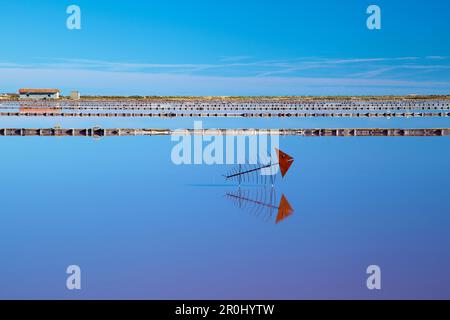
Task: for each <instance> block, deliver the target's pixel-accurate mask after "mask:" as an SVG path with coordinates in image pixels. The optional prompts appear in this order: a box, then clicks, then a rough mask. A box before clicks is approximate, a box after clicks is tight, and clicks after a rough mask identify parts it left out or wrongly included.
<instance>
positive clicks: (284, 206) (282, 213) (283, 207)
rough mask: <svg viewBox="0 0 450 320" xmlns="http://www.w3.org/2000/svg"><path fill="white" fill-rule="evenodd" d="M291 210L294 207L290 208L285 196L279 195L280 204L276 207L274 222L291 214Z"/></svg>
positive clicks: (292, 210)
mask: <svg viewBox="0 0 450 320" xmlns="http://www.w3.org/2000/svg"><path fill="white" fill-rule="evenodd" d="M293 212H294V209H292V207H291V205H290V204H289V202H288V201H287V199H286V197H285V196H284V194H283V195H282V196H281V201H280V206H279V207H278V215H277V220H276V223H279V222H281V221H283V220H284V219H286V218H287V217H289V216H290V215H292V213H293Z"/></svg>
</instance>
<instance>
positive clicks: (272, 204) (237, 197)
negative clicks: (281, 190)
mask: <svg viewBox="0 0 450 320" xmlns="http://www.w3.org/2000/svg"><path fill="white" fill-rule="evenodd" d="M225 197H226V198H227V199H229V200H230V201H231V202H233V203H234V204H235V205H236V206H237V207H238V208H239V209H241V210H245V211H247V212H248V213H250V214H251V215H253V216H255V217H259V218H262V219H264V220H265V221H274V222H275V223H276V224H278V223H280V222H282V221H284V220H285V219H287V218H288V217H290V216H292V215H293V213H294V209H293V208H292V206H291V204H290V203H289V201H288V199H287V198H286V196H285V195H284V194H282V195H281V197H280V198H278V197H277V192H276V189H275V188H274V187H261V188H255V189H242V188H241V187H238V189H237V190H236V191H232V192H227V193H226V194H225ZM275 214H276V215H275ZM274 217H275V218H274Z"/></svg>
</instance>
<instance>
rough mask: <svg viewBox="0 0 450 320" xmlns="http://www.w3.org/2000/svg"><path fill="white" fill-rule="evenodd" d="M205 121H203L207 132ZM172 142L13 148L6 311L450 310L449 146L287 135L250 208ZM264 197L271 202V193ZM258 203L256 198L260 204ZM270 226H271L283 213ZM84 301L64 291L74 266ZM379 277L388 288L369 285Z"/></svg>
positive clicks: (297, 124) (218, 174) (387, 123)
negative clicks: (175, 155)
mask: <svg viewBox="0 0 450 320" xmlns="http://www.w3.org/2000/svg"><path fill="white" fill-rule="evenodd" d="M194 120H195V119H170V120H164V119H84V118H83V119H66V118H64V119H63V118H61V119H58V118H27V119H22V118H0V127H53V126H54V125H55V124H59V125H61V126H62V127H92V126H94V125H101V126H103V127H130V128H132V127H154V128H190V127H193V121H194ZM197 120H200V119H197ZM202 120H203V126H204V127H205V128H217V127H219V128H227V127H229V128H244V127H250V128H281V127H287V128H289V127H290V128H312V127H402V128H414V127H449V126H450V123H449V120H448V118H433V119H395V120H393V119H391V120H388V119H339V120H337V119H317V120H314V119H270V120H265V119H202ZM174 145H175V143H174V142H172V141H171V140H170V137H120V138H105V139H101V140H93V139H90V138H51V137H50V138H40V137H28V138H25V137H17V138H16V137H8V138H6V137H3V138H0V150H1V155H2V156H1V157H0V168H1V169H2V170H1V171H2V175H1V183H0V201H1V206H0V257H1V258H0V259H1V260H0V298H44V299H47V298H64V299H65V298H69V299H70V298H84V299H94V298H100V299H103V298H126V299H128V298H137V299H186V298H195V299H216V298H217V299H241V298H245V299H279V298H282V299H300V298H371V299H372V298H373V299H379V298H447V299H450V197H449V196H448V194H449V191H450V185H449V181H450V166H449V165H448V164H449V163H450V138H445V137H432V138H401V137H400V138H393V137H391V138H381V137H380V138H378V137H377V138H370V137H366V138H363V137H352V138H340V137H330V138H324V137H321V138H304V137H281V138H280V145H281V148H282V149H283V150H284V151H286V152H287V153H289V154H290V155H292V156H293V157H294V158H295V163H294V165H293V166H292V168H291V170H290V171H289V173H288V175H287V176H286V177H285V178H284V179H281V178H280V177H278V178H277V181H276V184H275V188H274V189H275V192H274V193H273V194H275V196H274V197H275V198H276V200H273V199H272V198H270V195H272V191H271V188H270V187H268V189H269V191H267V190H266V189H267V188H262V189H261V187H258V186H255V185H252V184H248V185H244V186H242V187H241V188H242V189H245V190H246V191H245V192H246V195H247V196H249V197H251V196H253V195H256V197H257V199H260V200H261V199H262V200H268V201H269V202H270V201H272V200H273V201H272V202H270V203H273V204H274V205H275V206H276V205H277V204H278V203H279V201H280V198H281V196H282V195H284V196H285V198H286V199H287V200H288V202H289V204H290V206H291V207H292V208H293V209H294V212H293V214H292V215H291V216H289V217H286V219H284V220H282V221H281V222H279V223H278V224H277V223H276V218H277V212H276V210H274V212H270V210H265V209H264V210H262V209H259V208H258V206H256V207H255V206H253V205H248V206H244V205H241V206H239V204H236V201H233V200H231V199H230V197H229V196H228V197H227V196H226V195H227V194H230V193H234V194H236V192H238V188H237V186H236V185H233V184H232V183H227V182H226V181H224V179H223V177H222V175H223V174H224V173H226V172H227V171H228V170H229V169H230V166H226V165H215V166H206V165H202V166H195V165H181V166H176V165H174V164H173V163H172V161H171V151H172V148H173V147H174ZM263 190H265V191H263ZM258 197H259V198H258ZM271 213H272V215H271ZM72 264H76V265H79V266H80V267H81V269H82V290H81V291H79V292H71V291H68V290H67V289H66V287H65V281H66V276H67V275H66V273H65V270H66V268H67V266H69V265H72ZM373 264H376V265H379V266H380V267H381V270H382V290H381V291H377V292H374V291H369V290H368V289H367V287H366V279H367V275H366V268H367V267H368V266H369V265H373Z"/></svg>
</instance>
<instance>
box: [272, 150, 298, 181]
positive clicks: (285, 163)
mask: <svg viewBox="0 0 450 320" xmlns="http://www.w3.org/2000/svg"><path fill="white" fill-rule="evenodd" d="M275 150H276V151H277V154H278V164H279V166H280V170H281V176H282V177H284V176H285V175H286V173H287V172H288V170H289V168H290V167H291V166H292V163H294V158H292V157H291V156H290V155H288V154H287V153H284V152H283V151H281V150H280V149H275Z"/></svg>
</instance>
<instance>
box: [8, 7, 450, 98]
mask: <svg viewBox="0 0 450 320" xmlns="http://www.w3.org/2000/svg"><path fill="white" fill-rule="evenodd" d="M72 4H76V5H78V6H80V8H81V12H82V29H81V30H68V29H67V28H66V19H67V17H68V15H67V14H66V8H67V7H68V6H69V5H72ZM370 4H377V5H379V6H380V7H381V10H382V29H381V30H377V31H371V30H368V29H367V27H366V19H367V17H368V15H367V14H366V9H367V7H368V6H369V5H370ZM2 12H3V14H2V18H1V19H0V39H1V41H2V44H3V45H2V50H1V51H0V92H1V91H7V92H9V91H17V89H18V88H20V87H58V88H61V89H63V90H64V91H68V90H72V89H79V90H81V91H82V93H84V94H121V95H133V94H142V95H338V94H356V95H361V94H413V93H434V94H441V93H450V90H449V88H450V44H449V42H448V41H447V39H448V36H449V34H450V22H449V21H450V4H449V3H448V1H444V0H429V1H424V0H412V1H380V0H373V1H362V0H349V1H345V2H344V1H330V0H316V1H313V2H311V1H300V0H297V1H287V0H281V1H274V0H266V1H253V0H246V1H245V0H244V1H242V0H241V1H237V0H229V1H203V0H194V1H179V0H169V1H158V2H157V1H140V0H135V1H133V0H130V1H114V2H111V1H105V0H97V1H86V0H84V1H83V0H73V1H50V0H44V1H37V0H29V1H14V2H12V1H10V2H6V1H5V3H2Z"/></svg>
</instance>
